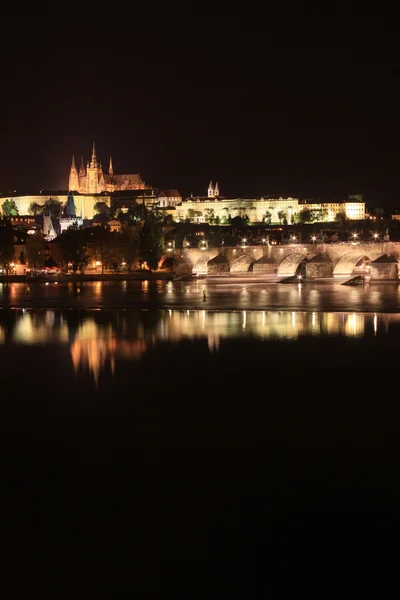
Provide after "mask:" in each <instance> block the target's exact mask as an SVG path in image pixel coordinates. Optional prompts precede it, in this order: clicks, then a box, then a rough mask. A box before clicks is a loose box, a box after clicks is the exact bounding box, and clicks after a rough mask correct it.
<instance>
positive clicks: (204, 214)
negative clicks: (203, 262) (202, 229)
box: [175, 181, 299, 223]
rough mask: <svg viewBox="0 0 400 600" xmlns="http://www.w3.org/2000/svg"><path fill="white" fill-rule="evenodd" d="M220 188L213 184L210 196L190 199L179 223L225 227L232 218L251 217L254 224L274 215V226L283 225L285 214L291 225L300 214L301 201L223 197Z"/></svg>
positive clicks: (184, 204)
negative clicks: (189, 222) (282, 219)
mask: <svg viewBox="0 0 400 600" xmlns="http://www.w3.org/2000/svg"><path fill="white" fill-rule="evenodd" d="M219 194H220V192H219V186H218V184H217V183H216V184H215V185H214V184H213V182H212V181H210V184H209V186H208V189H207V196H190V197H189V198H186V199H185V200H182V202H181V204H179V205H178V206H177V207H176V217H175V218H176V220H177V221H184V220H186V219H190V220H191V221H192V222H194V223H204V222H207V221H210V220H214V222H215V220H217V221H219V222H220V223H225V222H227V221H228V220H229V218H234V217H238V216H239V217H246V216H247V217H248V218H249V222H250V223H261V222H262V221H263V219H264V217H265V216H266V214H268V213H270V215H271V222H277V223H279V222H280V218H279V214H280V213H281V212H282V213H285V215H286V217H287V219H288V222H290V219H291V218H292V216H294V215H295V214H296V213H297V212H298V204H299V201H298V199H297V198H291V197H289V198H268V197H257V198H256V197H253V198H251V197H245V198H238V197H235V196H233V197H227V196H220V195H219Z"/></svg>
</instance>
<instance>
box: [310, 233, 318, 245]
mask: <svg viewBox="0 0 400 600" xmlns="http://www.w3.org/2000/svg"><path fill="white" fill-rule="evenodd" d="M311 240H312V242H313V243H314V242H316V241H317V236H316V235H312V236H311Z"/></svg>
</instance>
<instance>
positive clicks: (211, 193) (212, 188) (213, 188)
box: [208, 181, 219, 198]
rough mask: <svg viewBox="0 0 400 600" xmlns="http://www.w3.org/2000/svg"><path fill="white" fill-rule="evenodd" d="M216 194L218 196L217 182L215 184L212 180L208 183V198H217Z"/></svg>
mask: <svg viewBox="0 0 400 600" xmlns="http://www.w3.org/2000/svg"><path fill="white" fill-rule="evenodd" d="M218 196H219V187H218V183H215V185H214V184H213V182H212V181H210V185H209V186H208V197H209V198H218Z"/></svg>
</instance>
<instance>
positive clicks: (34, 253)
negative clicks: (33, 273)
mask: <svg viewBox="0 0 400 600" xmlns="http://www.w3.org/2000/svg"><path fill="white" fill-rule="evenodd" d="M46 249H47V245H46V240H45V239H44V237H43V236H42V234H41V233H40V232H38V233H35V234H33V235H31V236H30V237H29V239H28V241H27V244H26V255H27V257H28V264H29V266H30V268H31V269H40V268H41V267H43V265H44V263H45V262H46V258H47V255H46Z"/></svg>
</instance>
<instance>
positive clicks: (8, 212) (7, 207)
mask: <svg viewBox="0 0 400 600" xmlns="http://www.w3.org/2000/svg"><path fill="white" fill-rule="evenodd" d="M1 208H2V211H3V214H4V216H6V217H14V216H16V215H18V214H19V212H18V208H17V205H16V204H15V201H14V200H4V202H3V204H2V205H1Z"/></svg>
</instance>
